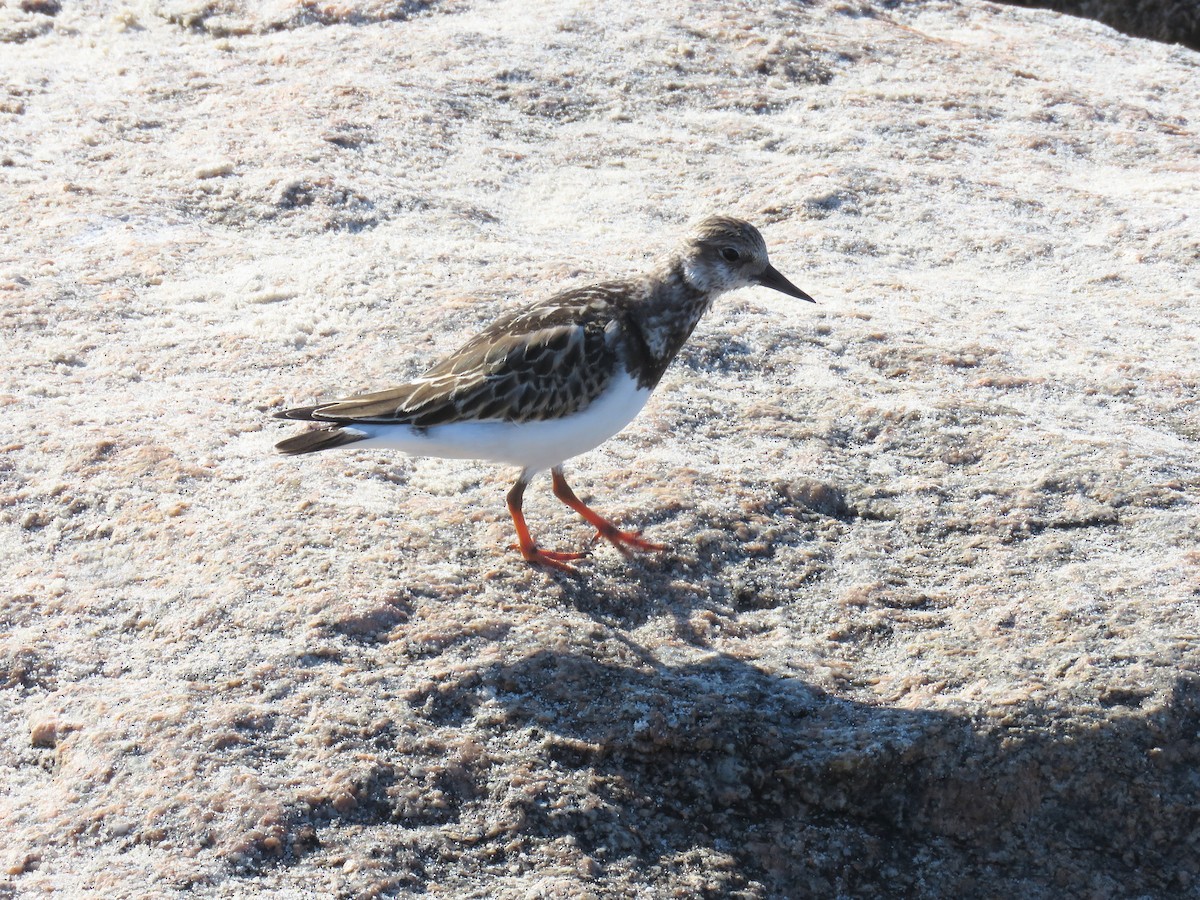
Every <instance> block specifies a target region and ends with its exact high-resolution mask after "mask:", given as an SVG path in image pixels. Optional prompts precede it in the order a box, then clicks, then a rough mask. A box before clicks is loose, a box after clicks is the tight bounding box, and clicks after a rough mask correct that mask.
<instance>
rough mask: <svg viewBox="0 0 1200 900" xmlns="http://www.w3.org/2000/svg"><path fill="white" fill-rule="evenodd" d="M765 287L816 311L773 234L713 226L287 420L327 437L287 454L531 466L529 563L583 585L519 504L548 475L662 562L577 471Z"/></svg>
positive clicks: (609, 533) (605, 533)
mask: <svg viewBox="0 0 1200 900" xmlns="http://www.w3.org/2000/svg"><path fill="white" fill-rule="evenodd" d="M755 284H758V285H762V286H763V287H769V288H771V289H772V290H776V291H780V292H782V293H784V294H788V295H790V296H792V297H797V298H799V299H801V300H807V301H809V302H810V303H811V302H815V301H813V299H812V297H810V296H808V294H806V293H804V291H802V290H800V289H799V288H798V287H796V286H795V285H794V284H792V283H791V282H790V281H788V280H787V279H786V278H784V277H783V276H782V275H780V274H779V272H777V271H776V270H775V268H774V267H773V266H772V265H771V264H770V262H769V261H768V259H767V248H766V245H765V244H764V243H763V239H762V235H761V234H759V233H758V229H756V228H755V227H754V226H753V225H751V224H750V223H748V222H743V221H742V220H740V219H732V218H728V217H725V216H715V217H712V218H709V219H705V220H704V221H703V222H701V223H700V224H699V225H698V226H697V227H696V229H695V232H694V233H693V234H692V235H691V237H689V238H688V239H687V240H686V241H684V243H683V244H682V245H681V246H680V247H679V248H678V249H677V250H676V251H675V252H674V253H673V254H671V255H669V256H667V257H665V258H663V259H662V260H661V261H660V262H659V263H658V265H657V266H656V267H655V268H654V269H653V270H652V271H650V272H649V273H647V274H646V275H643V276H641V277H638V278H631V279H628V280H626V281H608V282H603V283H601V284H595V285H592V286H590V287H582V288H575V289H573V290H569V291H564V292H563V293H560V294H556V295H554V296H553V297H550V298H549V299H547V300H543V301H541V302H540V303H535V304H534V305H532V306H528V307H525V308H523V309H517V310H513V311H512V312H509V313H506V314H504V315H502V316H501V317H500V318H499V319H497V320H496V321H495V322H493V323H492V324H491V325H489V326H488V327H487V328H485V329H484V330H483V331H482V332H481V333H480V334H478V335H476V336H475V337H473V338H472V339H471V340H469V341H467V343H466V344H464V345H463V346H462V347H461V348H460V349H459V350H457V351H455V352H454V353H451V354H450V355H449V356H447V357H446V358H445V359H443V360H441V361H440V362H438V363H437V364H435V365H434V366H433V367H432V368H430V369H429V370H427V371H426V372H425V374H424V375H421V376H420V377H419V378H416V379H415V380H413V381H410V382H408V383H407V384H402V385H400V386H399V387H394V388H390V389H388V390H385V391H378V392H376V393H371V394H360V395H358V396H355V397H347V398H345V399H342V400H333V401H330V402H328V403H318V404H316V405H314V406H301V407H297V408H296V409H288V410H284V411H282V412H279V413H276V414H275V416H276V418H281V419H300V420H303V421H308V422H317V423H320V425H321V426H322V427H320V428H317V429H314V430H311V431H305V432H302V433H301V434H297V435H295V436H293V437H290V438H288V439H287V440H284V441H280V442H279V443H278V444H276V445H275V449H276V450H278V451H279V452H280V453H284V454H287V455H297V454H301V453H312V452H314V451H317V450H331V449H333V448H334V447H349V446H353V447H355V448H359V449H367V448H372V447H378V448H387V449H392V450H401V451H403V452H405V453H409V454H412V455H413V456H440V457H445V458H452V459H482V460H489V461H491V462H497V463H508V464H511V465H514V466H520V467H521V474H520V476H519V477H518V478H517V482H516V484H515V485H513V488H512V490H511V491H509V492H508V511H509V514H510V515H511V516H512V520H513V525H514V526H515V528H516V531H517V541H518V547H519V549H520V551H521V555H522V556H523V557H525V559H527V560H528V561H529V562H531V563H537V564H538V565H542V566H546V567H548V568H551V569H558V570H561V571H564V572H568V573H572V574H574V573H575V571H576V570H575V569H574V568H573V567H572V566H571V565H569V563H570V561H571V560H576V559H580V558H581V557H583V556H585V555H586V554H584V553H572V552H558V551H554V550H543V549H542V548H541V547H539V546H538V545H537V544H536V543H535V542H534V540H533V538H532V537H530V536H529V528H528V526H526V524H525V516H524V514H523V513H522V512H521V501H522V498H523V496H524V493H525V488H526V486H527V485H528V484H529V481H530V479H532V478H533V477H534V476H535V475H536V474H538V473H539V472H542V471H543V470H545V469H549V470H550V472H551V476H552V479H553V489H554V495H555V496H556V497H558V499H559V500H561V501H562V502H563V503H565V504H566V505H567V506H569V507H571V509H573V510H575V511H576V512H577V513H579V514H580V515H581V516H583V518H584V519H586V520H587V521H588V522H589V523H590V524H591V525H593V526H594V527H595V528H596V532H597V537H602V538H604V539H606V540H608V541H610V542H611V543H612V544H613V545H614V546H616V547H617V548H618V549H619V550H621V551H622V552H625V553H627V552H628V551H629V549H630V548H632V549H637V550H663V549H666V548H665V547H664V546H663V545H662V544H655V543H652V542H651V541H648V540H646V539H645V538H643V537H641V536H640V535H638V534H635V533H633V532H629V531H622V530H621V529H620V528H618V527H617V526H616V525H614V524H613V523H612V522H610V521H608V520H607V519H605V518H604V517H603V516H601V515H600V514H599V513H597V512H596V511H595V510H593V509H591V508H590V507H588V506H587V504H585V503H584V502H583V501H582V500H580V499H579V498H578V497H577V496H575V492H574V491H572V490H571V488H570V486H569V485H568V484H567V480H566V478H565V477H564V476H563V469H562V464H563V462H564V461H565V460H568V459H570V458H571V457H573V456H577V455H578V454H580V453H584V452H586V451H588V450H591V449H592V448H593V447H595V446H597V445H599V444H600V443H602V442H604V441H606V440H607V439H608V438H610V437H612V436H613V435H614V434H616V433H617V432H618V431H620V430H621V429H622V428H624V427H625V426H626V425H628V424H629V422H631V421H632V420H633V418H634V416H636V415H637V414H638V412H639V411H640V410H641V408H642V406H643V405H644V404H645V403H646V399H647V398H648V397H649V396H650V393H651V391H653V390H654V387H655V385H657V384H658V382H659V379H661V378H662V375H663V372H664V371H665V370H666V368H667V366H668V365H670V363H671V360H672V359H674V358H675V354H677V353H678V352H679V348H680V347H682V346H683V344H684V342H685V341H686V340H687V339H688V337H689V336H690V335H691V333H692V330H693V329H694V328H695V327H696V323H697V322H699V321H700V317H701V316H702V315H704V313H705V311H706V310H707V309H708V308H709V306H710V305H712V302H713V300H714V299H716V297H717V296H718V295H720V294H723V293H725V292H726V291H732V290H734V289H735V288H740V287H745V286H747V285H755Z"/></svg>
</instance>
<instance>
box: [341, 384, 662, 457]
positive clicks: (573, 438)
mask: <svg viewBox="0 0 1200 900" xmlns="http://www.w3.org/2000/svg"><path fill="white" fill-rule="evenodd" d="M649 396H650V391H649V389H647V388H640V387H638V385H637V382H636V381H634V379H633V378H631V377H630V376H629V375H628V374H626V373H624V372H621V373H620V374H619V375H617V376H616V377H615V378H614V379H613V380H612V382H611V383H610V384H609V386H608V387H607V388H606V389H605V390H604V393H602V394H601V395H600V396H599V397H597V398H596V399H595V400H593V401H592V402H591V404H590V405H589V406H588V407H587V408H586V409H584V410H582V411H581V412H577V413H574V414H573V415H570V416H567V417H566V418H564V419H548V420H545V421H539V422H501V421H494V420H493V421H486V422H458V423H455V424H453V425H434V426H432V427H430V428H421V429H418V428H413V427H412V426H410V425H367V424H363V425H353V426H348V427H347V430H348V431H356V432H361V433H363V434H366V435H369V437H368V438H367V440H364V441H359V442H357V443H355V444H353V445H351V446H353V447H354V449H356V450H358V449H366V448H369V447H380V448H388V449H393V450H401V451H403V452H405V453H408V454H411V455H413V456H439V457H443V458H445V459H485V460H489V461H491V462H499V463H508V464H511V465H514V466H521V467H522V468H526V469H529V470H530V471H531V472H537V471H541V470H542V469H548V468H551V467H552V466H556V465H558V464H559V463H561V462H563V461H564V460H567V459H570V458H571V457H572V456H578V455H579V454H580V453H585V452H587V451H588V450H591V449H592V448H593V447H595V446H597V445H598V444H602V443H603V442H604V441H606V440H608V439H609V438H610V437H612V436H613V435H614V434H616V433H617V432H618V431H620V430H621V429H622V428H624V427H625V426H626V425H628V424H629V423H630V422H632V421H633V418H634V417H635V416H636V415H637V414H638V413H639V412H641V409H642V407H643V406H644V405H645V404H646V399H647V398H648V397H649Z"/></svg>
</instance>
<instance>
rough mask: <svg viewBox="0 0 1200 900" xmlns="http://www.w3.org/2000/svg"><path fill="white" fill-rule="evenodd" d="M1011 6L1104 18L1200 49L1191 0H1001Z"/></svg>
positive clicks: (1198, 19)
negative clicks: (1134, 0) (1135, 1)
mask: <svg viewBox="0 0 1200 900" xmlns="http://www.w3.org/2000/svg"><path fill="white" fill-rule="evenodd" d="M1001 2H1004V3H1011V4H1012V5H1014V6H1029V7H1034V8H1036V9H1053V10H1056V11H1057V12H1060V13H1065V14H1067V15H1069V16H1082V17H1084V18H1087V19H1095V20H1096V21H1097V22H1103V23H1104V24H1105V25H1107V26H1108V27H1110V28H1115V29H1117V31H1122V32H1124V33H1125V34H1129V35H1133V36H1134V37H1142V38H1150V40H1152V41H1164V42H1166V43H1168V44H1183V46H1185V47H1190V48H1191V49H1192V50H1200V5H1197V4H1196V3H1194V2H1192V0H1148V2H1147V0H1139V2H1137V3H1129V2H1126V0H1001Z"/></svg>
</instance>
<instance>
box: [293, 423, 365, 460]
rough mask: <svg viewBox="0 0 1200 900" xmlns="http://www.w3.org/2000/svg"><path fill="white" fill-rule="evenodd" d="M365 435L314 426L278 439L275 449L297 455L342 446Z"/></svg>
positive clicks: (340, 429)
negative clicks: (283, 438)
mask: <svg viewBox="0 0 1200 900" xmlns="http://www.w3.org/2000/svg"><path fill="white" fill-rule="evenodd" d="M366 439H367V435H365V434H363V433H362V432H359V431H347V430H345V429H342V428H316V429H314V430H312V431H302V432H300V434H294V435H292V436H291V437H290V438H286V439H285V440H282V441H280V442H279V443H278V444H276V445H275V449H276V450H278V451H279V452H280V453H282V454H283V455H284V456H299V455H300V454H301V453H316V452H317V451H318V450H332V449H333V448H334V447H344V446H346V445H347V444H353V443H355V442H356V441H365V440H366Z"/></svg>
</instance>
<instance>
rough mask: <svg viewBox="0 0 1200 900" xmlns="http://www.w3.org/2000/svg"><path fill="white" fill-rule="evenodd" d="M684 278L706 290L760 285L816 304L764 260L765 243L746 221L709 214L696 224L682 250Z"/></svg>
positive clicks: (725, 289)
mask: <svg viewBox="0 0 1200 900" xmlns="http://www.w3.org/2000/svg"><path fill="white" fill-rule="evenodd" d="M681 256H682V263H683V271H684V277H685V278H686V279H687V281H688V283H689V284H691V285H692V286H693V287H695V288H698V289H699V290H702V291H704V292H706V293H721V292H723V291H732V290H734V289H736V288H740V287H746V286H748V285H754V284H761V285H762V286H763V287H769V288H771V289H772V290H775V291H779V292H780V293H783V294H787V295H788V296H791V297H796V298H798V299H800V300H807V301H808V302H809V303H815V302H816V301H815V300H813V298H812V297H810V296H808V294H806V293H804V291H802V290H800V288H798V287H796V286H795V285H794V284H792V283H791V282H790V281H788V280H787V279H786V278H784V277H783V276H782V275H780V274H779V272H778V271H777V270H776V269H775V267H774V266H772V265H771V262H770V260H769V259H767V245H766V244H765V243H764V242H763V238H762V235H761V234H759V233H758V229H757V228H755V227H754V226H753V225H751V224H750V223H749V222H744V221H742V220H741V219H734V218H730V217H729V216H711V217H709V218H707V219H705V220H704V221H703V222H701V223H700V224H699V225H697V226H696V227H695V229H694V230H693V232H692V235H691V236H690V237H689V238H688V239H687V241H685V243H684V245H683V247H682V250H681Z"/></svg>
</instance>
